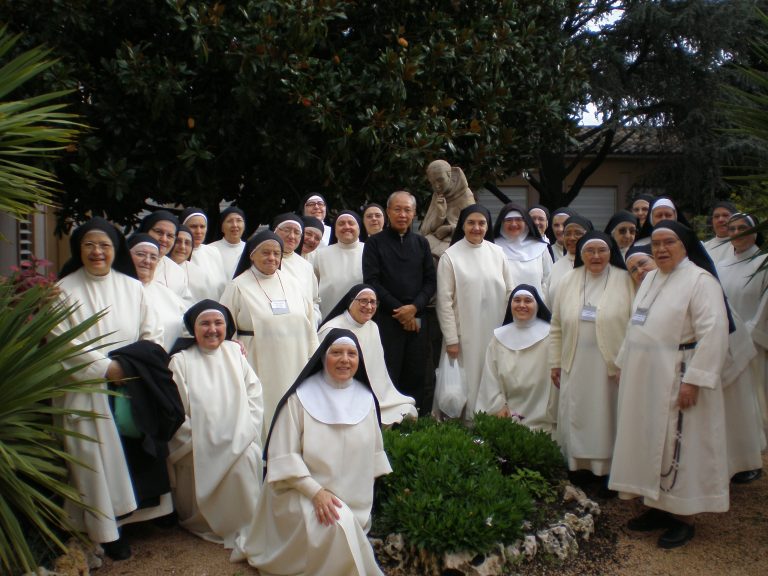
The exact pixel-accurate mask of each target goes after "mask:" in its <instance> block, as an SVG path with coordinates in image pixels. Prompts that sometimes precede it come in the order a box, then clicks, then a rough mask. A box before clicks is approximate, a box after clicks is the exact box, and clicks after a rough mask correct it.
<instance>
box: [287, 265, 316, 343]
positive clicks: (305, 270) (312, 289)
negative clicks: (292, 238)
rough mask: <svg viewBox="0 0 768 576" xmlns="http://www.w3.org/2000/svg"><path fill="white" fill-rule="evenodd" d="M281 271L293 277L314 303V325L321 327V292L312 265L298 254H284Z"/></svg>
mask: <svg viewBox="0 0 768 576" xmlns="http://www.w3.org/2000/svg"><path fill="white" fill-rule="evenodd" d="M280 270H282V271H283V272H285V273H286V274H289V275H291V276H292V277H293V278H294V279H295V280H296V283H297V284H298V285H299V287H300V288H301V289H302V290H303V291H304V295H305V296H306V297H307V298H308V299H309V301H310V302H312V311H313V319H312V320H313V322H312V325H313V326H314V327H315V328H317V327H318V326H319V325H320V322H321V320H322V316H321V314H320V292H319V290H318V285H317V277H316V276H315V271H314V269H313V268H312V264H310V263H309V262H308V261H307V260H305V259H304V258H302V257H301V256H299V255H298V254H296V252H288V253H285V252H284V253H283V259H282V260H281V262H280Z"/></svg>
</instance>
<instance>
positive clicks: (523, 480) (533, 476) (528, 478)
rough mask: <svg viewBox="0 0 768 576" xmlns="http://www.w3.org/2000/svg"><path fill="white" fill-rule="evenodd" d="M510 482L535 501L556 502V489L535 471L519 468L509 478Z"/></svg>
mask: <svg viewBox="0 0 768 576" xmlns="http://www.w3.org/2000/svg"><path fill="white" fill-rule="evenodd" d="M510 478H511V479H512V480H514V481H515V482H518V483H519V484H520V485H522V486H523V487H524V488H525V489H526V490H528V493H529V494H530V495H531V496H533V497H534V498H535V499H536V500H540V501H541V502H544V503H546V504H552V503H553V502H555V501H556V500H557V488H556V487H555V486H553V485H552V484H551V483H550V482H548V481H547V479H546V478H544V476H542V475H541V474H540V473H539V472H536V471H535V470H528V468H520V469H519V470H516V471H515V472H514V473H512V475H511V476H510Z"/></svg>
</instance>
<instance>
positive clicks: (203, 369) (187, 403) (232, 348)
mask: <svg viewBox="0 0 768 576" xmlns="http://www.w3.org/2000/svg"><path fill="white" fill-rule="evenodd" d="M169 368H170V369H171V370H172V371H173V379H174V381H175V382H176V385H177V386H178V387H179V395H180V396H181V400H182V403H183V404H184V412H185V413H186V418H185V420H184V424H182V426H181V428H179V429H178V430H177V431H176V434H175V435H174V437H173V439H172V440H171V442H170V443H169V449H170V454H169V455H168V464H169V469H170V470H171V477H172V481H173V495H174V501H175V503H176V510H177V512H178V514H179V522H180V524H181V525H182V526H183V527H184V528H186V529H187V530H189V531H190V532H192V533H194V534H197V535H198V536H200V537H201V538H204V539H205V540H209V541H211V542H216V543H218V544H224V546H225V547H226V548H232V547H233V546H234V544H235V540H236V538H237V537H238V536H240V534H241V533H242V532H243V530H245V529H246V528H247V527H249V526H250V525H251V522H253V518H254V516H255V514H256V502H257V500H258V498H259V492H261V477H262V467H261V462H262V460H261V450H262V441H261V428H262V420H263V417H264V399H263V397H262V390H261V382H259V379H258V378H257V377H256V373H255V372H254V371H253V368H251V366H250V365H249V364H248V361H247V360H246V359H245V357H244V356H243V355H242V353H241V351H240V346H238V345H237V344H236V343H234V342H229V341H226V342H223V343H222V344H221V346H219V347H218V348H217V349H216V350H210V351H209V350H204V349H202V348H200V347H199V346H197V345H194V346H192V347H190V348H187V349H186V350H183V351H181V352H179V353H177V354H174V355H173V357H172V358H171V363H170V365H169Z"/></svg>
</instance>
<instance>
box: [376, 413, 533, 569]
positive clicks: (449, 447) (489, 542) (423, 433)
mask: <svg viewBox="0 0 768 576" xmlns="http://www.w3.org/2000/svg"><path fill="white" fill-rule="evenodd" d="M424 420H425V421H424V422H421V421H419V422H414V423H407V424H406V425H405V426H402V427H401V428H399V429H396V430H387V431H385V432H384V444H385V448H386V451H387V454H388V456H389V459H390V462H391V464H392V469H393V473H392V474H390V475H388V476H386V477H384V478H383V479H382V480H381V482H380V485H379V491H378V493H377V512H376V515H375V518H376V528H375V529H376V532H377V533H382V534H383V533H391V532H398V533H400V534H402V535H403V537H404V538H405V540H406V541H407V542H408V543H409V544H411V545H414V546H416V547H418V548H422V549H425V550H428V551H430V552H434V553H437V554H441V553H444V552H452V551H460V550H469V551H473V552H487V551H488V550H490V549H492V548H493V547H494V546H495V545H496V544H497V543H499V542H512V541H514V540H515V539H516V538H517V537H519V536H520V534H521V524H522V521H523V519H525V518H526V517H527V515H528V514H529V513H530V512H531V511H532V509H533V502H532V500H531V497H530V495H529V493H528V492H527V490H526V489H525V488H524V487H523V486H522V485H521V484H520V483H518V482H516V481H515V480H513V479H511V478H508V477H505V476H504V475H503V474H502V473H501V471H500V470H499V468H498V466H497V465H496V464H497V463H496V457H495V455H494V453H493V452H492V450H491V449H490V448H489V447H488V446H487V445H486V444H485V443H484V442H483V441H482V440H478V439H474V438H472V435H471V434H470V433H469V431H468V430H466V429H464V428H463V427H461V426H460V425H457V424H447V425H446V424H436V423H434V421H429V420H428V419H424Z"/></svg>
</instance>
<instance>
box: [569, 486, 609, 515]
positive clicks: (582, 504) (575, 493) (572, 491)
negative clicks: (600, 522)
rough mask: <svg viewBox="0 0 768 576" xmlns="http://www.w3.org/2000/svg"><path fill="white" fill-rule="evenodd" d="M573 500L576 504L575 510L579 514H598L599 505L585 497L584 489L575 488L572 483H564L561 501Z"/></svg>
mask: <svg viewBox="0 0 768 576" xmlns="http://www.w3.org/2000/svg"><path fill="white" fill-rule="evenodd" d="M570 502H573V503H574V504H575V505H576V511H577V512H579V513H580V514H584V513H587V514H591V515H592V516H599V515H600V505H599V504H598V503H597V502H594V501H592V500H590V499H589V498H587V495H586V494H584V491H583V490H581V489H579V488H576V486H573V485H572V484H566V486H565V490H564V492H563V503H565V504H568V503H570Z"/></svg>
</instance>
